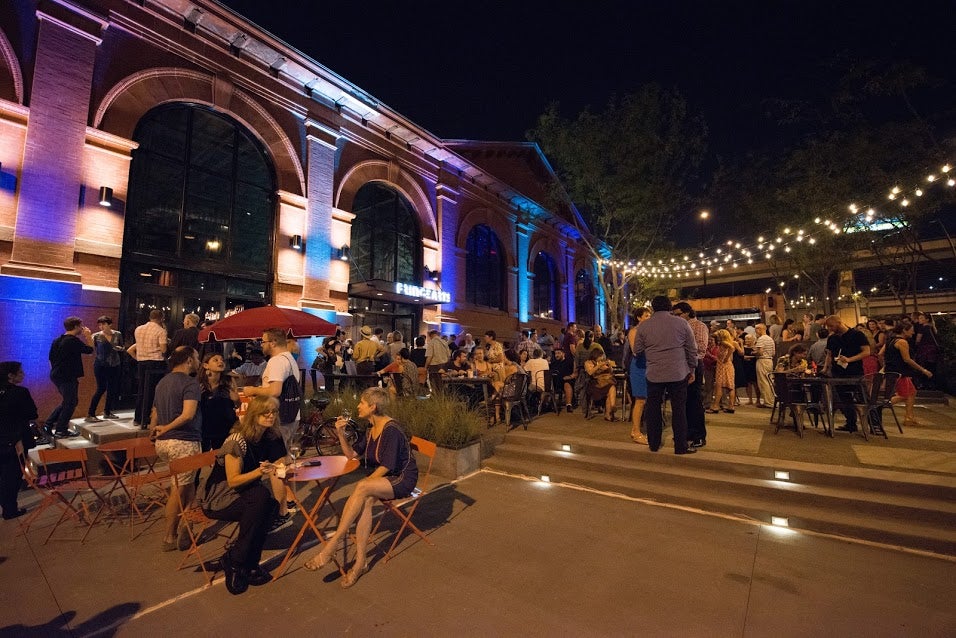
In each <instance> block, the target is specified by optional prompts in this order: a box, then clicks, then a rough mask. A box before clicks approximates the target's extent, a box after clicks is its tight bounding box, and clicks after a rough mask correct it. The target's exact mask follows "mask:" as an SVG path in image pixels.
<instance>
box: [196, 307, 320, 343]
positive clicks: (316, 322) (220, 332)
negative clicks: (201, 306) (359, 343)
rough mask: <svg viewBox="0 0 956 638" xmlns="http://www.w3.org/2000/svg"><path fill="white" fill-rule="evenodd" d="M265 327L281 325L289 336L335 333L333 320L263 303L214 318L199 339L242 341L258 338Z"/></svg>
mask: <svg viewBox="0 0 956 638" xmlns="http://www.w3.org/2000/svg"><path fill="white" fill-rule="evenodd" d="M268 328H282V329H283V330H284V331H285V333H286V335H288V336H290V337H296V338H298V337H329V336H332V335H334V334H335V330H336V327H335V324H334V323H329V322H328V321H326V320H325V319H320V318H319V317H316V316H315V315H310V314H309V313H307V312H302V311H301V310H294V309H292V308H278V307H276V306H263V307H261V308H250V309H249V310H243V311H242V312H237V313H236V314H234V315H232V316H229V317H226V318H225V319H222V320H221V321H217V322H216V323H214V324H213V325H211V326H209V327H208V328H203V329H202V330H200V331H199V341H200V342H202V343H206V342H208V341H209V340H210V338H212V339H215V340H216V341H244V340H246V339H258V338H260V337H261V336H262V331H263V330H266V329H268Z"/></svg>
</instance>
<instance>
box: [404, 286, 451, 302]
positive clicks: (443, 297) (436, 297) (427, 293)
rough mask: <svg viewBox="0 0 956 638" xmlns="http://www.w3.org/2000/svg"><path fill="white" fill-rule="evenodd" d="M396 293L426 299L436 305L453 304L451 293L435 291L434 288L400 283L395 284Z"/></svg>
mask: <svg viewBox="0 0 956 638" xmlns="http://www.w3.org/2000/svg"><path fill="white" fill-rule="evenodd" d="M395 292H396V294H399V295H405V296H408V297H415V298H416V299H425V300H427V301H433V302H435V303H451V293H449V292H445V291H444V290H435V289H434V288H422V287H421V286H413V285H411V284H403V283H400V282H398V283H396V284H395Z"/></svg>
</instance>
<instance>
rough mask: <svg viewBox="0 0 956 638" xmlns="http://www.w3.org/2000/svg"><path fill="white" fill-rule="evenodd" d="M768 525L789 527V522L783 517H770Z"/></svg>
mask: <svg viewBox="0 0 956 638" xmlns="http://www.w3.org/2000/svg"><path fill="white" fill-rule="evenodd" d="M770 524H771V525H775V526H777V527H790V520H789V519H787V518H784V517H783V516H771V517H770Z"/></svg>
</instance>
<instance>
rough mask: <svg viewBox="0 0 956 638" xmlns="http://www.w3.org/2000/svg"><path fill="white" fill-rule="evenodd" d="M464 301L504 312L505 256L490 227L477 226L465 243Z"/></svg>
mask: <svg viewBox="0 0 956 638" xmlns="http://www.w3.org/2000/svg"><path fill="white" fill-rule="evenodd" d="M465 250H466V252H467V253H468V254H467V256H466V257H465V273H466V275H465V298H466V299H467V301H468V303H473V304H475V305H476V306H486V307H488V308H497V309H499V310H504V309H505V295H504V292H505V256H504V251H503V250H502V249H501V242H500V241H499V240H498V236H497V235H496V234H495V232H494V231H493V230H491V228H489V227H488V226H485V225H484V224H479V225H478V226H475V227H474V228H472V229H471V232H470V233H468V240H467V242H466V244H465Z"/></svg>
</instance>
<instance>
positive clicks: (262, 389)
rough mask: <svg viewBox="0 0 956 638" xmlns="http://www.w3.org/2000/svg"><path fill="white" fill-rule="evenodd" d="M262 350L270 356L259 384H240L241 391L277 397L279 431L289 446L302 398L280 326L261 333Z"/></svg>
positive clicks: (293, 364)
mask: <svg viewBox="0 0 956 638" xmlns="http://www.w3.org/2000/svg"><path fill="white" fill-rule="evenodd" d="M262 353H263V354H264V355H265V356H267V357H269V361H268V363H266V369H265V371H263V373H262V385H261V386H259V387H255V386H251V385H247V386H245V387H243V388H242V393H243V394H245V395H246V396H248V397H255V396H269V397H275V398H276V399H278V400H279V431H280V432H281V433H282V440H283V441H284V442H285V445H286V449H288V448H289V443H290V441H291V440H292V435H293V434H295V430H296V426H297V425H298V423H297V421H298V417H299V407H300V402H301V399H302V393H301V390H300V389H299V379H298V376H299V364H298V363H296V361H295V358H294V357H293V356H292V353H291V352H289V343H288V339H287V338H286V334H285V332H284V331H283V330H282V329H281V328H269V329H268V330H266V331H265V332H263V333H262ZM293 385H294V386H295V387H293Z"/></svg>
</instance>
